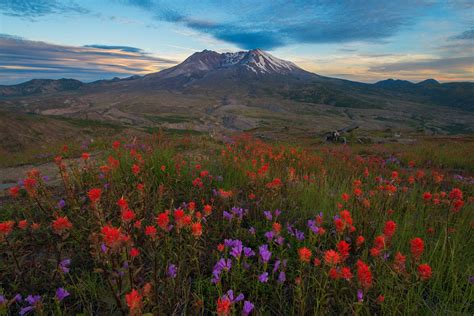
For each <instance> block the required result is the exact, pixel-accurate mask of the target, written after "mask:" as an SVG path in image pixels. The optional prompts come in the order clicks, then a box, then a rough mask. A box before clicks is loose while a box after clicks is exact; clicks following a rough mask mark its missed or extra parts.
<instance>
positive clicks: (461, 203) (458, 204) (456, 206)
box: [453, 200, 464, 213]
mask: <svg viewBox="0 0 474 316" xmlns="http://www.w3.org/2000/svg"><path fill="white" fill-rule="evenodd" d="M463 206H464V201H463V200H454V203H453V212H455V213H456V212H459V210H460V209H461V208H462V207H463Z"/></svg>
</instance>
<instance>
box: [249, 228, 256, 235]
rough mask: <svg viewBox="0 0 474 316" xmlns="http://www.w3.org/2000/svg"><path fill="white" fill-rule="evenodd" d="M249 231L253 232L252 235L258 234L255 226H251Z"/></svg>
mask: <svg viewBox="0 0 474 316" xmlns="http://www.w3.org/2000/svg"><path fill="white" fill-rule="evenodd" d="M249 233H250V234H252V235H255V234H256V230H255V227H250V228H249Z"/></svg>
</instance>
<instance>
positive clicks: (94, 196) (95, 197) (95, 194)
mask: <svg viewBox="0 0 474 316" xmlns="http://www.w3.org/2000/svg"><path fill="white" fill-rule="evenodd" d="M87 195H88V196H89V200H91V202H92V203H97V201H99V200H100V197H101V195H102V190H101V189H97V188H94V189H90V190H89V192H87Z"/></svg>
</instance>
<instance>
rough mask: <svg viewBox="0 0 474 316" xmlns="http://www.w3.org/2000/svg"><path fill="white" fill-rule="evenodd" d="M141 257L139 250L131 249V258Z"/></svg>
mask: <svg viewBox="0 0 474 316" xmlns="http://www.w3.org/2000/svg"><path fill="white" fill-rule="evenodd" d="M138 255H140V250H139V249H138V248H132V249H130V257H132V258H135V257H138Z"/></svg>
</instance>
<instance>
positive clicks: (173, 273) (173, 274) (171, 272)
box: [167, 264, 178, 279]
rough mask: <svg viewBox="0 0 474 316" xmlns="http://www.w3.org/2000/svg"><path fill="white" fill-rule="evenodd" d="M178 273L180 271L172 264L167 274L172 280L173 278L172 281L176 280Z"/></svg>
mask: <svg viewBox="0 0 474 316" xmlns="http://www.w3.org/2000/svg"><path fill="white" fill-rule="evenodd" d="M177 272H178V269H177V268H176V265H174V264H170V265H169V266H168V272H167V274H168V276H169V277H170V278H172V279H174V278H176V274H177Z"/></svg>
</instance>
